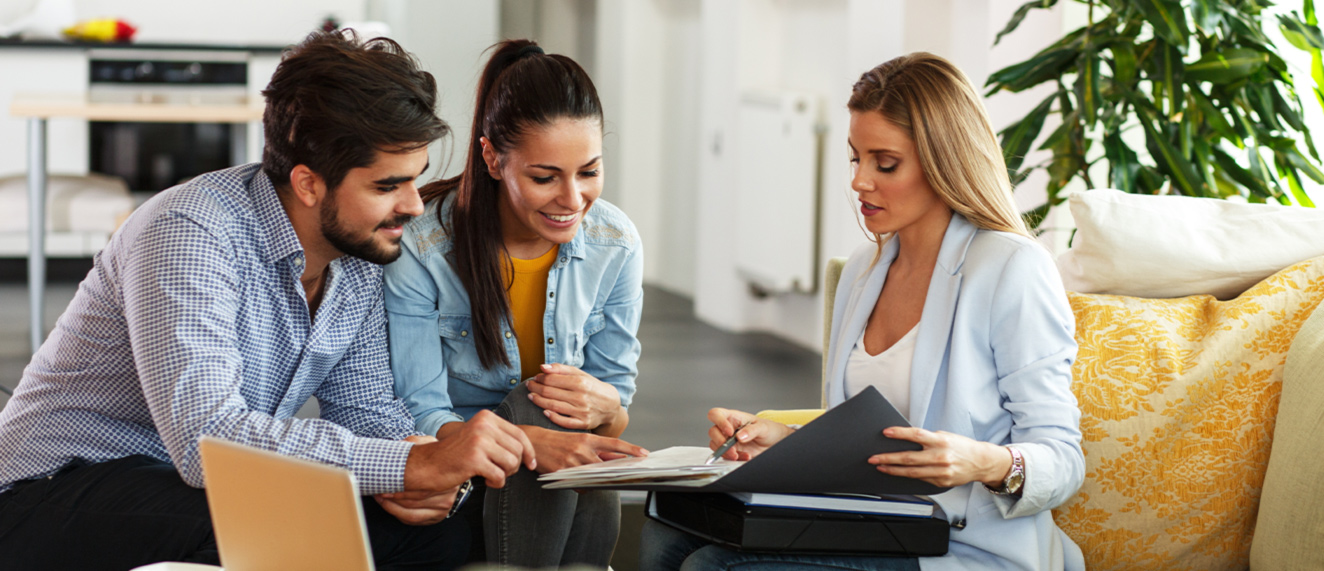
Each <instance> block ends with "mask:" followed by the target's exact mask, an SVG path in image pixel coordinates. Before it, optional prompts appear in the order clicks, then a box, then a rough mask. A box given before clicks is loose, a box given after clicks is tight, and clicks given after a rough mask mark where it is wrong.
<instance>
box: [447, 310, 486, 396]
mask: <svg viewBox="0 0 1324 571" xmlns="http://www.w3.org/2000/svg"><path fill="white" fill-rule="evenodd" d="M437 333H438V334H439V335H440V336H441V357H442V359H443V360H444V361H445V363H446V370H447V373H448V374H449V375H450V376H452V377H455V378H457V379H464V380H466V381H470V382H477V381H478V380H479V379H481V378H482V376H483V365H482V362H481V361H479V360H478V347H477V345H475V344H474V333H473V322H472V320H471V319H470V318H469V316H467V315H465V316H458V315H442V316H439V317H438V318H437Z"/></svg>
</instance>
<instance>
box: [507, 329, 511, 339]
mask: <svg viewBox="0 0 1324 571" xmlns="http://www.w3.org/2000/svg"><path fill="white" fill-rule="evenodd" d="M506 339H510V332H509V331H507V332H506Z"/></svg>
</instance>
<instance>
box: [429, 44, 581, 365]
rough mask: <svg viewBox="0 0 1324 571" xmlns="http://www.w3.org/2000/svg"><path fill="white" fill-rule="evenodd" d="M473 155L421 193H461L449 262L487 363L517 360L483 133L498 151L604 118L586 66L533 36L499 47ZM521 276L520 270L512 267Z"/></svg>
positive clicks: (449, 229) (495, 189)
mask: <svg viewBox="0 0 1324 571" xmlns="http://www.w3.org/2000/svg"><path fill="white" fill-rule="evenodd" d="M476 99H477V103H476V105H475V107H474V122H473V129H471V130H470V133H469V150H468V158H467V159H466V160H465V164H464V172H462V173H460V175H459V176H457V177H454V178H450V179H446V180H440V181H437V182H434V183H431V184H428V185H427V186H424V187H423V188H421V189H419V192H420V193H421V194H422V196H423V201H424V202H428V201H431V200H433V199H435V198H442V199H445V198H446V197H447V196H448V195H450V194H452V193H454V194H455V203H454V204H453V205H452V207H451V215H450V218H449V219H446V218H445V217H442V214H441V208H440V204H438V208H437V216H438V217H440V219H441V224H442V226H443V227H445V229H446V233H447V234H449V235H450V239H451V244H452V245H453V247H452V249H451V253H450V256H449V258H448V261H449V262H450V264H451V267H452V268H454V270H455V273H456V275H458V276H459V278H460V283H461V284H463V285H464V290H465V291H466V292H467V293H468V294H469V308H470V312H471V314H472V317H473V327H472V329H473V335H474V343H475V344H476V345H477V348H478V358H479V360H480V361H481V362H482V364H483V367H485V368H488V369H491V368H492V367H495V366H496V365H497V364H502V365H505V366H510V358H509V357H508V356H507V355H506V352H505V350H504V347H503V343H504V341H503V338H502V330H503V329H504V328H506V327H508V326H510V324H511V317H510V300H509V297H508V294H507V291H508V290H509V288H510V284H509V283H507V282H506V281H505V280H504V279H503V278H502V275H501V274H502V272H501V268H502V266H503V265H507V266H509V265H510V264H511V262H510V255H509V254H508V253H507V252H506V246H505V241H504V240H503V239H502V235H501V217H500V212H499V211H498V206H497V205H498V204H499V202H500V192H501V183H500V181H498V180H496V179H494V178H492V176H491V175H490V174H488V172H487V163H486V162H484V161H483V149H482V145H481V144H480V143H479V138H480V137H487V140H488V141H490V142H491V145H492V147H493V149H494V150H495V151H496V152H497V154H498V155H501V154H505V153H506V152H508V151H509V150H511V149H513V148H515V147H516V146H518V145H519V143H520V140H521V138H522V137H523V135H524V134H525V133H526V132H527V131H528V129H529V128H531V127H540V126H547V125H551V124H552V123H553V122H554V121H556V120H557V119H563V118H567V119H595V120H597V121H598V124H599V125H601V124H602V103H601V102H600V101H599V100H598V91H597V89H595V88H594V87H593V82H592V80H590V79H589V77H588V74H587V73H586V72H584V69H583V68H581V67H580V66H579V64H577V63H575V62H574V60H572V59H570V58H568V57H565V56H563V55H553V54H543V52H542V49H541V48H539V47H538V45H537V44H536V43H534V42H532V41H529V40H506V41H504V42H501V43H499V44H497V45H496V46H494V52H493V54H492V59H491V60H489V61H488V62H487V67H486V68H484V69H483V75H482V77H481V78H480V79H479V81H478V96H477V98H476ZM509 275H512V276H513V275H514V272H513V271H511V272H509Z"/></svg>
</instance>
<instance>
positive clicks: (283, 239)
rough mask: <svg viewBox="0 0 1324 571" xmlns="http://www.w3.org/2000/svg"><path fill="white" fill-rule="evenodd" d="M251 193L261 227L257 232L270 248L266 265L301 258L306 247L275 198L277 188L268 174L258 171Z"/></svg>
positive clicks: (267, 250) (263, 255)
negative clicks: (264, 238) (291, 257)
mask: <svg viewBox="0 0 1324 571" xmlns="http://www.w3.org/2000/svg"><path fill="white" fill-rule="evenodd" d="M248 192H249V195H250V196H252V198H253V204H254V205H255V206H256V210H257V220H258V224H259V225H260V226H261V228H259V230H258V232H261V233H262V234H265V235H266V239H267V240H266V242H267V247H266V248H265V249H263V251H262V258H263V261H264V262H266V263H268V264H270V263H273V262H276V261H278V260H284V259H286V258H289V257H290V256H293V255H295V254H300V255H302V254H303V245H302V244H300V243H299V236H298V235H297V234H295V233H294V225H293V224H291V223H290V216H289V214H287V213H286V212H285V207H284V206H283V205H281V203H280V198H279V197H278V196H277V195H276V187H275V185H273V184H271V179H269V178H267V173H266V172H263V171H262V169H260V168H259V169H258V171H257V174H255V175H253V181H252V182H251V183H250V184H249V185H248ZM300 259H302V256H300Z"/></svg>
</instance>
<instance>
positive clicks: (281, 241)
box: [0, 164, 415, 494]
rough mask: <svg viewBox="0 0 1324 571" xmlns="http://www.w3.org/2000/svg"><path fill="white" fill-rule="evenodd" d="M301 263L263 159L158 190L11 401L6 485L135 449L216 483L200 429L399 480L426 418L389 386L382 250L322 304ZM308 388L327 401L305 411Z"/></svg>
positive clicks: (2, 451)
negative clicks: (308, 290)
mask: <svg viewBox="0 0 1324 571" xmlns="http://www.w3.org/2000/svg"><path fill="white" fill-rule="evenodd" d="M303 264H304V253H303V248H302V247H301V246H300V245H299V240H298V238H297V237H296V236H295V234H294V228H293V227H292V226H291V225H290V221H289V218H288V217H287V216H286V214H285V211H284V209H283V208H282V207H281V204H280V201H279V200H278V199H277V197H276V191H275V189H274V188H273V187H272V184H271V181H270V180H269V179H268V178H267V177H266V175H264V174H262V172H261V170H260V169H259V167H258V165H256V164H252V165H245V166H240V167H235V168H231V169H227V170H223V171H218V172H215V173H210V174H206V175H203V176H200V177H198V178H196V179H194V180H193V181H191V182H189V183H187V184H184V185H181V186H178V187H175V188H172V189H170V190H167V191H164V192H162V193H160V194H159V195H157V196H156V197H155V198H153V199H152V200H151V201H149V202H148V203H147V204H145V205H143V207H142V208H140V209H139V210H138V211H137V212H135V213H134V214H133V216H131V217H130V218H129V220H128V221H127V222H126V223H125V224H124V226H123V227H122V228H120V230H119V231H118V232H116V233H115V235H114V237H112V238H111V240H110V243H109V244H108V245H107V246H106V248H105V249H104V250H102V251H101V253H100V254H98V255H97V257H96V264H95V267H94V268H93V269H92V271H91V272H90V273H88V275H87V278H86V279H84V280H83V283H82V284H81V285H80V286H79V288H78V294H77V295H76V296H75V297H74V300H73V302H72V303H70V305H69V308H68V309H67V310H66V311H65V313H64V315H63V316H61V317H60V320H59V322H58V323H57V324H56V326H55V331H54V332H52V333H51V336H50V338H49V339H47V340H46V343H45V344H43V345H42V346H41V349H40V350H39V351H38V352H37V354H36V355H34V356H33V358H32V362H31V363H30V364H29V365H28V367H27V368H26V369H25V370H24V371H23V379H22V381H21V382H20V384H19V386H18V389H17V391H15V394H14V397H13V399H11V400H10V401H9V404H8V405H7V406H5V408H4V410H3V411H0V491H3V490H7V489H9V488H10V487H11V486H12V485H13V483H14V482H17V481H20V480H25V479H30V478H38V477H43V476H47V475H50V474H52V473H55V472H56V471H58V470H59V469H60V468H61V467H63V466H64V465H66V464H67V463H69V461H70V460H72V459H74V458H82V459H84V460H87V461H89V462H93V463H95V462H104V461H107V460H112V459H115V458H122V457H125V456H131V455H135V454H145V455H147V456H151V457H154V458H157V459H159V460H163V461H166V462H170V463H172V464H174V465H175V467H176V468H178V470H179V473H180V475H181V476H183V478H184V481H185V482H187V483H188V484H189V485H192V486H195V487H201V486H202V467H201V465H200V463H199V458H198V438H199V437H200V436H202V435H212V436H218V437H221V438H225V439H228V440H232V441H235V442H240V443H244V444H248V445H251V446H256V447H258V448H263V449H266V450H274V451H276V452H280V453H283V454H287V455H290V456H298V457H301V458H307V459H309V460H314V461H318V462H322V463H326V464H331V465H335V466H340V467H343V468H347V469H349V470H351V471H352V472H353V473H354V475H355V477H356V478H358V481H359V486H360V492H361V493H364V494H375V493H381V492H391V491H398V490H400V489H402V488H403V483H404V467H405V459H406V457H407V456H408V455H409V449H410V446H411V445H410V444H409V443H407V442H402V441H401V440H400V439H402V438H404V437H406V436H409V435H411V434H415V431H414V421H413V419H412V418H411V417H410V415H409V413H408V412H407V411H406V410H405V407H404V406H403V405H402V404H401V403H400V401H398V400H396V399H395V397H394V394H393V391H392V385H393V383H392V377H391V370H390V364H389V360H388V353H387V345H386V318H385V312H384V311H383V308H382V278H381V276H382V270H381V267H379V266H376V265H374V264H371V263H368V262H365V261H363V260H358V259H354V258H350V257H343V258H340V259H338V260H335V261H333V262H332V263H331V265H330V267H329V269H328V271H329V276H328V278H327V283H326V286H325V290H324V293H323V299H322V304H321V306H320V307H319V309H318V310H317V313H316V314H315V316H310V315H309V312H308V304H307V302H306V298H305V296H304V290H303V286H302V285H301V284H300V282H299V276H300V275H302V273H303ZM313 317H315V319H313ZM310 396H315V397H317V399H318V403H319V404H320V406H321V419H298V418H294V413H295V411H297V410H298V409H299V407H300V406H301V405H303V403H304V402H305V401H306V400H307V399H308V398H309V397H310Z"/></svg>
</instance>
